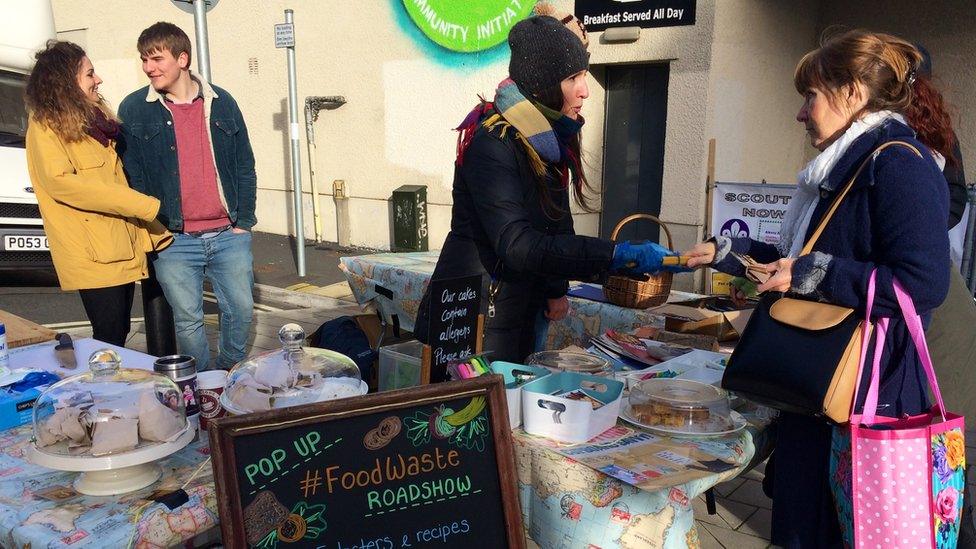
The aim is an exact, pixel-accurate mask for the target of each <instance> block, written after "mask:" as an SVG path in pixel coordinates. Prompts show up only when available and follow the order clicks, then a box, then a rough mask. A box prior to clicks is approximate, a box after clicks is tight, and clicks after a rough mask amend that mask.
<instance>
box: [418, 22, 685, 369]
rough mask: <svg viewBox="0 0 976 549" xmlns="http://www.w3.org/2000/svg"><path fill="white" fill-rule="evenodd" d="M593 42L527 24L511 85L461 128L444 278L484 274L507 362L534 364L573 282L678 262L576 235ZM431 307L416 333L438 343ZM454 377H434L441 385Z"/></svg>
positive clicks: (515, 35) (491, 322) (499, 350)
mask: <svg viewBox="0 0 976 549" xmlns="http://www.w3.org/2000/svg"><path fill="white" fill-rule="evenodd" d="M571 26H574V27H575V29H576V32H574V31H573V30H571V28H570V27H571ZM583 38H585V33H584V32H583V30H582V25H580V24H579V21H578V20H577V19H575V18H571V19H569V20H567V21H566V24H564V23H563V22H561V21H560V20H558V19H556V18H553V17H550V16H548V15H536V16H533V17H530V18H528V19H525V20H523V21H521V22H519V23H518V24H516V25H515V26H514V27H513V28H512V30H511V31H510V32H509V35H508V43H509V46H510V47H511V50H512V57H511V60H510V62H509V77H508V78H506V79H505V80H503V81H502V82H501V83H500V84H499V85H498V88H497V90H496V91H495V98H494V101H491V102H486V101H482V103H481V104H479V105H478V106H477V107H475V109H474V110H473V111H471V113H470V114H468V116H467V117H466V118H465V120H464V121H463V122H462V123H461V125H460V126H459V127H458V128H457V129H458V130H459V131H460V136H459V138H458V153H457V159H456V162H455V165H456V167H455V176H454V188H453V196H454V205H453V209H452V217H451V231H450V233H449V234H448V235H447V239H446V240H445V242H444V246H443V249H442V251H441V254H440V258H439V259H438V262H437V267H436V268H435V270H434V274H433V278H434V279H435V280H441V279H450V278H456V277H461V276H470V275H479V274H480V275H483V279H484V283H485V287H484V293H483V295H485V296H486V300H485V301H486V306H487V318H486V319H485V339H484V349H485V350H487V351H492V353H493V354H492V358H493V359H496V360H508V361H513V362H518V361H521V360H523V359H524V358H525V357H526V356H527V355H528V354H529V353H531V352H532V351H533V350H534V347H535V339H536V337H535V336H536V325H537V322H538V321H540V320H543V319H548V320H560V319H562V318H564V317H565V316H566V315H567V314H568V312H569V302H568V300H567V299H566V291H567V289H568V282H567V279H573V280H589V281H599V280H601V279H602V278H604V277H605V276H606V274H607V273H608V272H609V271H622V272H629V273H634V274H636V273H647V272H655V271H659V270H661V269H662V266H661V259H662V258H663V257H664V256H665V255H670V254H672V253H673V252H670V251H669V250H667V249H666V248H663V247H661V246H659V245H658V244H656V243H652V242H641V243H627V242H625V243H621V244H618V245H615V244H614V243H613V242H611V241H609V240H603V239H599V238H592V237H588V236H578V235H576V234H574V231H573V218H572V215H571V214H570V205H569V195H570V192H572V194H573V195H574V198H575V200H576V203H577V204H578V205H579V206H580V208H582V209H583V210H584V211H592V210H590V208H589V206H588V204H587V201H586V197H585V195H584V190H585V189H586V188H587V187H588V185H587V182H586V177H585V176H584V174H583V170H582V167H581V165H580V136H579V132H580V128H581V127H582V126H583V118H582V117H581V116H580V111H581V109H582V107H583V102H584V100H585V99H586V98H587V96H588V95H589V90H588V89H587V82H586V74H587V67H588V66H589V54H588V53H587V51H586V47H585V46H584V44H583V42H582V39H583ZM570 187H572V191H570ZM428 303H429V294H425V295H424V299H423V301H422V302H421V306H420V310H419V312H418V318H417V323H416V329H415V331H416V334H417V336H418V338H419V339H420V340H421V341H427V340H428V337H427V336H428V334H427V333H426V332H427V322H428V318H427V313H428ZM443 375H444V372H432V376H433V378H434V379H435V380H437V379H438V378H442V377H443Z"/></svg>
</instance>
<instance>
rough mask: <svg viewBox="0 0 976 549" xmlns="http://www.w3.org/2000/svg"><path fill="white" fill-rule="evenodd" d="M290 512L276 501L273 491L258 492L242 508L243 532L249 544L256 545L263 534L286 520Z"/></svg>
mask: <svg viewBox="0 0 976 549" xmlns="http://www.w3.org/2000/svg"><path fill="white" fill-rule="evenodd" d="M290 514H291V513H290V512H289V511H288V509H287V508H286V507H285V506H284V505H282V504H281V502H280V501H278V498H277V497H275V495H274V492H271V491H270V490H264V491H262V492H259V493H258V495H257V497H255V498H254V501H252V502H251V503H249V504H248V505H247V507H245V508H244V534H245V537H246V539H247V543H248V544H249V545H257V544H258V543H259V542H260V541H261V540H262V539H264V536H266V535H268V533H269V532H271V531H272V530H275V529H276V528H278V527H279V526H281V525H282V524H284V523H285V521H287V520H288V515H290Z"/></svg>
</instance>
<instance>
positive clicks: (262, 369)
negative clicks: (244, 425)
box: [220, 324, 368, 415]
mask: <svg viewBox="0 0 976 549" xmlns="http://www.w3.org/2000/svg"><path fill="white" fill-rule="evenodd" d="M278 339H279V341H281V349H278V350H277V351H270V352H268V353H265V354H262V355H258V356H255V357H251V358H249V359H247V360H244V361H242V362H240V363H239V364H238V365H237V366H234V368H233V369H231V371H230V374H229V375H228V376H227V384H226V386H225V387H224V392H223V393H222V394H221V395H220V403H221V405H222V406H223V407H224V409H226V410H227V412H228V413H230V414H234V415H241V414H247V413H251V412H262V411H267V410H275V409H280V408H287V407H289V406H298V405H301V404H311V403H313V402H322V401H326V400H335V399H339V398H346V397H352V396H359V395H363V394H366V391H367V390H368V386H367V384H366V382H365V381H363V380H362V378H361V375H360V372H359V367H358V366H356V363H355V362H353V360H352V359H351V358H349V357H347V356H346V355H343V354H341V353H337V352H335V351H330V350H328V349H319V348H315V347H302V342H303V341H304V340H305V331H304V330H303V329H302V327H301V326H299V325H298V324H285V325H284V326H282V328H281V330H279V331H278Z"/></svg>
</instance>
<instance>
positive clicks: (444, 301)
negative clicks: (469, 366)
mask: <svg viewBox="0 0 976 549" xmlns="http://www.w3.org/2000/svg"><path fill="white" fill-rule="evenodd" d="M480 313H481V276H480V275H475V276H465V277H461V278H449V279H444V280H431V281H430V317H429V318H430V323H429V325H428V331H427V334H428V336H427V337H428V340H429V342H428V345H429V347H430V350H429V353H430V358H429V363H430V376H429V378H426V379H430V380H431V381H446V380H447V373H446V366H447V364H449V363H451V362H456V361H458V360H462V359H464V358H467V357H469V356H471V355H473V354H475V353H478V352H480V351H481V331H482V329H483V327H482V322H483V318H482V317H481V314H480ZM424 358H425V359H426V358H427V357H426V356H425V357H424ZM425 362H427V360H425Z"/></svg>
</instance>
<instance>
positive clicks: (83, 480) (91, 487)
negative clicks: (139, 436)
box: [26, 423, 196, 496]
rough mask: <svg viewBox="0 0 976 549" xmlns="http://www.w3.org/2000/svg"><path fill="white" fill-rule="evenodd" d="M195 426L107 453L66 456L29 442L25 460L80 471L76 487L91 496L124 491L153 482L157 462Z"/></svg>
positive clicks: (177, 448)
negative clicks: (162, 439)
mask: <svg viewBox="0 0 976 549" xmlns="http://www.w3.org/2000/svg"><path fill="white" fill-rule="evenodd" d="M195 435H196V429H195V428H194V427H193V425H192V424H190V423H188V424H187V426H186V427H184V428H183V432H182V433H180V435H179V436H178V437H176V438H175V439H173V440H172V441H170V442H161V443H157V444H152V445H150V446H145V447H143V448H136V449H135V450H131V451H128V452H124V453H121V454H116V455H110V456H101V457H93V456H65V455H60V454H50V453H48V452H45V451H44V450H42V449H40V448H38V447H37V444H36V443H31V444H30V445H29V446H28V447H27V452H26V453H27V460H28V461H30V462H31V463H34V464H36V465H40V466H42V467H47V468H49V469H56V470H59V471H80V472H81V473H82V474H81V475H79V476H78V478H77V479H75V482H74V484H75V489H76V490H78V491H79V492H81V493H82V494H88V495H91V496H108V495H114V494H124V493H126V492H131V491H133V490H138V489H140V488H145V487H146V486H149V485H150V484H152V483H154V482H156V481H157V480H158V479H159V477H160V475H161V474H162V472H161V471H160V469H159V466H158V465H156V463H155V462H156V461H158V460H160V459H162V458H164V457H167V456H169V455H171V454H173V453H175V452H178V451H180V450H182V449H183V448H185V447H186V445H187V444H189V443H190V442H192V441H193V437H194V436H195Z"/></svg>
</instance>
